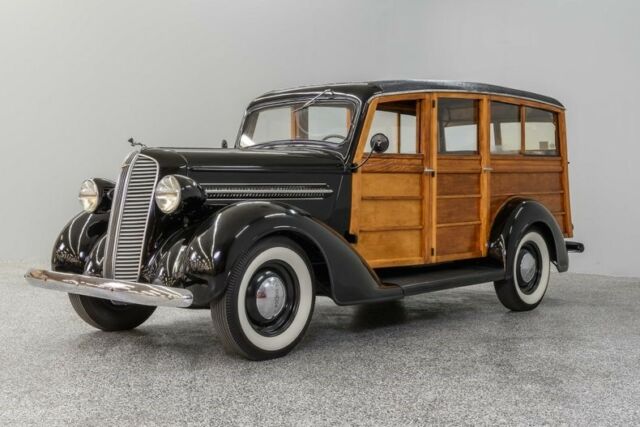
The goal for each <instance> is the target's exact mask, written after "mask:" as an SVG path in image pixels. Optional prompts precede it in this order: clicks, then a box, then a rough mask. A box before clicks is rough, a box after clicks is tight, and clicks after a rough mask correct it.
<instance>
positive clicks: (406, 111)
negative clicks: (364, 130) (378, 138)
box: [364, 101, 420, 154]
mask: <svg viewBox="0 0 640 427" xmlns="http://www.w3.org/2000/svg"><path fill="white" fill-rule="evenodd" d="M417 114H418V101H395V102H383V103H380V104H378V108H377V109H376V112H375V115H374V116H373V123H371V129H370V130H369V136H368V138H367V145H366V147H365V149H364V151H365V152H369V151H371V147H370V146H369V141H370V140H371V137H372V136H373V135H375V134H376V133H383V134H385V135H386V136H387V138H389V148H388V149H387V151H385V154H417V153H419V152H420V141H419V138H418V120H417V119H416V117H417Z"/></svg>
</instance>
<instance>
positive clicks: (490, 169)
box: [482, 166, 493, 172]
mask: <svg viewBox="0 0 640 427" xmlns="http://www.w3.org/2000/svg"><path fill="white" fill-rule="evenodd" d="M482 172H493V168H491V167H489V166H484V167H483V168H482Z"/></svg>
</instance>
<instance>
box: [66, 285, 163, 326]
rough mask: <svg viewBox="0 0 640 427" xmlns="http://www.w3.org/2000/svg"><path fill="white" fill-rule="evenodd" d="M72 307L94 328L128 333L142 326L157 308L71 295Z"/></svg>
mask: <svg viewBox="0 0 640 427" xmlns="http://www.w3.org/2000/svg"><path fill="white" fill-rule="evenodd" d="M69 300H70V301H71V306H72V307H73V309H74V310H75V311H76V313H78V316H80V318H81V319H82V320H84V321H85V322H87V323H88V324H90V325H91V326H93V327H94V328H98V329H101V330H103V331H126V330H129V329H133V328H135V327H137V326H140V325H141V324H143V323H144V321H145V320H147V319H148V318H149V317H150V316H151V315H152V314H153V312H154V311H155V310H156V307H152V306H146V305H136V304H118V303H114V302H111V301H109V300H105V299H102V298H93V297H88V296H84V295H75V294H69Z"/></svg>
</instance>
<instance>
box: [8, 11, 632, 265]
mask: <svg viewBox="0 0 640 427" xmlns="http://www.w3.org/2000/svg"><path fill="white" fill-rule="evenodd" d="M638 16H640V4H639V3H638V2H636V1H632V0H630V1H616V2H602V1H571V0H545V1H540V0H538V1H529V2H513V1H508V0H504V1H499V0H490V1H488V0H485V1H483V2H478V1H472V0H469V1H449V2H440V1H408V0H406V1H379V2H373V1H336V0H331V1H327V0H323V1H315V2H311V1H309V2H301V1H235V2H231V1H228V2H214V1H208V2H207V1H182V2H176V1H158V0H153V1H150V0H147V1H135V2H133V1H120V0H117V1H114V0H112V1H87V0H81V1H44V0H43V1H40V2H34V1H25V0H21V1H17V0H15V1H9V0H0V144H1V148H2V150H1V152H0V158H1V159H2V165H1V167H0V178H2V181H1V182H0V197H1V199H0V200H1V204H0V209H1V211H0V215H1V221H0V239H2V240H1V241H2V243H1V244H0V260H35V261H37V262H46V259H47V257H48V253H49V250H50V246H51V243H52V241H53V239H54V237H55V235H56V233H57V232H58V230H59V228H60V227H61V226H62V225H63V224H64V222H66V221H67V219H68V218H69V217H70V216H71V215H73V214H74V212H76V211H77V209H78V205H77V202H76V200H75V196H76V192H77V188H78V185H79V184H80V182H81V181H82V180H83V179H85V178H87V177H91V176H104V177H114V176H115V174H116V171H117V170H118V167H119V165H120V162H121V160H122V158H123V157H124V156H125V154H126V153H127V152H128V151H129V148H128V147H127V144H126V142H125V141H126V139H127V138H128V137H129V136H135V137H136V138H139V139H140V140H142V141H143V142H145V143H147V144H150V145H159V146H166V145H181V146H195V145H204V146H219V144H220V140H221V139H222V138H227V139H229V140H232V139H233V138H234V137H235V133H236V130H237V125H238V122H239V119H240V116H241V114H242V111H243V106H244V105H245V104H246V103H247V102H248V101H249V100H250V99H251V98H252V97H254V96H256V95H258V94H260V93H262V92H264V91H266V90H269V89H271V88H280V87H287V86H296V85H301V84H309V83H315V82H327V81H353V80H368V79H380V78H437V79H465V80H477V81H485V82H490V83H497V84H504V85H507V86H514V87H517V88H523V89H527V90H532V91H539V92H541V93H545V94H550V95H552V96H555V97H557V98H559V99H560V100H561V101H563V102H564V103H565V104H566V105H567V107H568V130H569V144H570V157H571V167H572V170H571V191H572V201H573V211H574V223H575V227H576V238H578V239H580V240H582V241H584V242H585V243H586V244H587V247H588V252H587V253H585V254H583V255H580V256H573V257H572V270H573V271H580V272H590V273H601V274H615V275H627V276H640V262H639V261H640V259H639V257H638V254H637V251H636V247H637V243H636V242H637V241H638V240H640V231H638V230H639V228H638V227H637V226H635V222H636V221H637V219H638V218H640V202H639V201H638V199H639V197H638V193H639V191H638V184H639V183H640V179H639V178H638V176H637V167H635V165H636V163H638V162H639V161H640V143H639V142H638V137H637V134H638V132H637V131H636V127H637V123H638V122H639V121H638V116H639V113H640V108H638V99H637V98H638V96H639V95H640V90H639V89H640V84H639V83H638V79H637V76H638V75H640V63H639V62H640V31H639V30H638V25H637V23H636V22H635V21H636V18H637V17H638Z"/></svg>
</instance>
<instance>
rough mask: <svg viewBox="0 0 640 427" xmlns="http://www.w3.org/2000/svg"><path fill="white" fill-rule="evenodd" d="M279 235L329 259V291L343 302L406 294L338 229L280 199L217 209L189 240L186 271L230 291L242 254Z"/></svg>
mask: <svg viewBox="0 0 640 427" xmlns="http://www.w3.org/2000/svg"><path fill="white" fill-rule="evenodd" d="M273 235H284V236H287V237H289V238H291V239H292V240H294V241H296V242H297V243H298V244H300V245H301V246H302V247H303V248H304V249H305V250H307V252H308V253H310V254H311V255H314V254H315V255H316V256H317V257H318V256H319V257H321V258H320V259H318V258H317V257H316V258H315V261H316V263H317V262H318V261H320V263H324V264H325V265H326V268H327V270H326V272H325V273H326V274H327V276H328V277H327V279H328V280H327V282H326V283H325V284H324V285H325V289H326V293H327V294H328V295H329V296H330V297H331V298H332V299H333V300H334V301H335V302H336V303H337V304H357V303H362V302H373V301H386V300H391V299H396V298H400V297H402V295H403V294H402V291H401V289H400V288H398V287H396V286H385V285H383V284H381V283H380V282H379V280H378V278H377V276H376V274H375V273H374V272H373V271H372V270H371V269H370V268H369V267H368V266H367V264H366V262H365V261H364V260H363V259H362V258H361V257H360V256H359V255H358V254H357V253H356V252H355V251H354V250H353V249H352V248H351V246H350V245H349V243H348V242H347V241H346V240H344V238H342V237H341V236H340V235H339V234H337V233H336V232H335V231H334V230H332V229H331V228H329V227H328V226H327V225H325V224H324V223H322V222H321V221H318V220H317V219H315V218H313V217H312V216H310V215H309V214H308V213H306V212H304V211H302V210H299V209H297V208H295V207H293V206H290V205H286V204H284V203H275V202H240V203H236V204H234V205H230V206H228V207H226V208H224V209H222V210H220V211H219V212H217V213H216V214H214V215H213V216H212V217H211V218H210V219H209V220H208V221H207V222H206V225H205V226H204V227H201V229H200V230H199V231H198V232H197V233H196V234H195V236H194V238H193V239H192V240H191V243H190V244H189V247H188V250H187V253H186V256H185V258H186V274H187V275H189V276H191V277H195V278H199V279H201V280H206V281H207V282H208V284H209V291H210V294H209V298H210V299H214V298H216V297H218V296H220V295H221V294H222V293H223V292H224V290H225V287H226V279H227V274H228V272H229V270H230V268H231V266H233V264H234V262H235V261H236V260H237V259H238V257H239V256H240V255H242V254H243V253H244V252H245V251H246V250H247V249H248V248H250V247H251V246H252V245H254V244H255V243H256V242H257V241H258V240H260V239H262V238H265V237H267V236H273ZM313 262H314V257H313V256H312V263H313ZM322 273H323V272H322V271H321V272H320V274H319V276H320V278H322V276H323V274H322ZM316 276H318V274H316Z"/></svg>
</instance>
